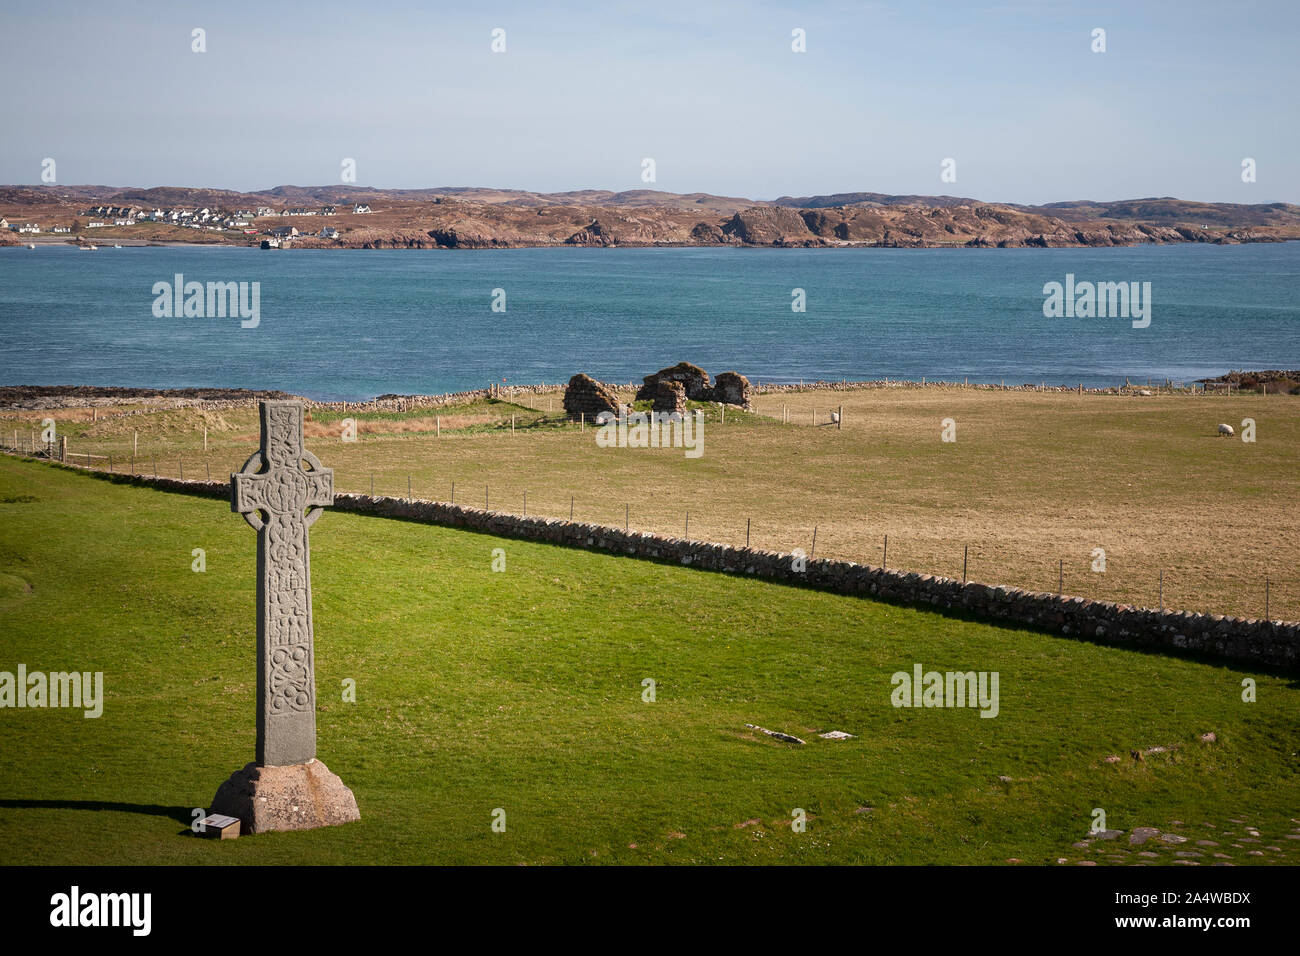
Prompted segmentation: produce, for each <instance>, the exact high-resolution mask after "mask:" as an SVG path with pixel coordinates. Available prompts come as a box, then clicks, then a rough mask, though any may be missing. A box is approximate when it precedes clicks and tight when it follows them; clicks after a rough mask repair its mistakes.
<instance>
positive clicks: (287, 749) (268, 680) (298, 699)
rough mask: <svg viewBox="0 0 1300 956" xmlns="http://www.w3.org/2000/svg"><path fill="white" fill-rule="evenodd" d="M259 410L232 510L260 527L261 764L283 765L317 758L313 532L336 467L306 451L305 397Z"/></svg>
mask: <svg viewBox="0 0 1300 956" xmlns="http://www.w3.org/2000/svg"><path fill="white" fill-rule="evenodd" d="M260 410H261V417H262V445H261V448H260V450H258V451H257V452H255V453H254V454H253V455H252V456H251V457H250V458H249V459H248V461H246V462H245V463H244V467H243V468H242V469H240V471H239V473H238V474H232V475H231V476H230V510H231V511H236V512H239V513H240V514H242V515H243V516H244V520H245V521H247V522H248V523H249V524H250V525H252V527H253V528H254V529H256V530H257V762H258V764H259V765H262V766H268V765H269V766H282V765H286V764H296V763H306V762H307V761H309V760H311V759H312V758H314V757H315V756H316V677H315V671H314V667H315V653H314V649H313V640H312V626H311V555H310V550H309V545H308V541H307V529H308V528H309V527H311V525H312V523H313V522H315V520H316V519H317V518H319V517H320V515H321V509H322V508H323V507H324V506H325V505H329V504H333V502H334V471H333V469H330V468H324V467H322V466H321V463H320V461H318V460H317V458H316V456H315V455H313V454H312V453H311V452H309V451H307V450H306V449H305V448H303V444H302V403H301V402H294V401H267V402H261V403H260ZM304 464H305V465H306V466H307V468H306V469H304V467H303V466H304Z"/></svg>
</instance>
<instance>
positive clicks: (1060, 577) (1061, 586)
mask: <svg viewBox="0 0 1300 956" xmlns="http://www.w3.org/2000/svg"><path fill="white" fill-rule="evenodd" d="M1059 560H1060V566H1059V567H1058V568H1057V569H1056V571H1057V578H1056V596H1057V597H1060V596H1061V595H1062V594H1064V593H1065V558H1060V559H1059Z"/></svg>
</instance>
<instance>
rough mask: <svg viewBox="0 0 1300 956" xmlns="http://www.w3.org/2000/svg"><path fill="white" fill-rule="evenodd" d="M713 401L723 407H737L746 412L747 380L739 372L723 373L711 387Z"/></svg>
mask: <svg viewBox="0 0 1300 956" xmlns="http://www.w3.org/2000/svg"><path fill="white" fill-rule="evenodd" d="M713 400H714V401H715V402H721V403H722V404H724V405H739V406H740V407H741V408H744V409H746V410H748V409H749V408H750V407H751V406H750V404H749V379H747V378H745V376H743V375H741V374H740V373H739V372H723V373H722V374H721V375H719V376H718V380H717V382H716V383H715V384H714V386H713Z"/></svg>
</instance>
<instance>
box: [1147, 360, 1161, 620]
mask: <svg viewBox="0 0 1300 956" xmlns="http://www.w3.org/2000/svg"><path fill="white" fill-rule="evenodd" d="M1147 384H1148V385H1150V384H1151V380H1150V379H1147ZM1164 609H1165V571H1164V568H1161V569H1160V610H1162V611H1163V610H1164Z"/></svg>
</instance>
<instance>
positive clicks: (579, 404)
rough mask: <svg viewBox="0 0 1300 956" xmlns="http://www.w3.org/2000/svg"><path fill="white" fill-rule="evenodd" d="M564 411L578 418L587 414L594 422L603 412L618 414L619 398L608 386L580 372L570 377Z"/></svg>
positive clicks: (565, 394) (565, 391) (588, 418)
mask: <svg viewBox="0 0 1300 956" xmlns="http://www.w3.org/2000/svg"><path fill="white" fill-rule="evenodd" d="M564 412H565V414H566V415H568V416H569V417H570V418H574V419H577V418H581V417H582V416H583V415H585V416H586V417H587V420H588V421H593V422H594V421H595V420H596V416H597V415H599V414H600V413H601V412H609V413H610V414H611V415H618V399H617V398H615V397H614V393H613V392H612V391H610V390H609V389H608V388H607V387H606V386H604V385H602V384H601V383H600V382H598V381H596V380H595V379H594V378H592V377H591V376H590V375H586V374H584V373H582V372H579V373H578V374H577V375H575V376H573V378H571V379H569V384H568V387H567V388H565V390H564Z"/></svg>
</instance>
